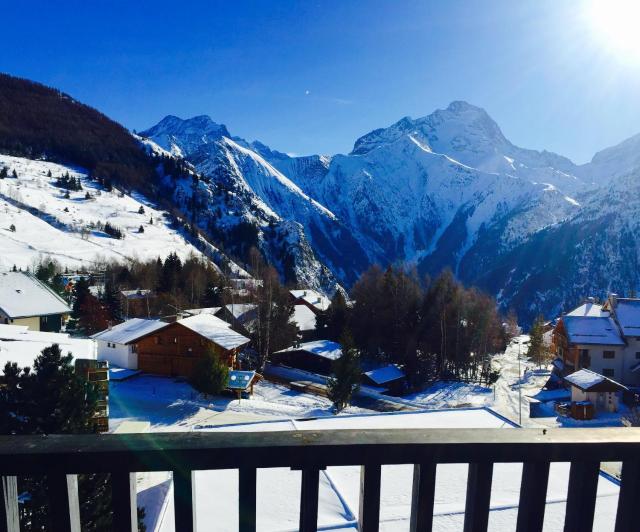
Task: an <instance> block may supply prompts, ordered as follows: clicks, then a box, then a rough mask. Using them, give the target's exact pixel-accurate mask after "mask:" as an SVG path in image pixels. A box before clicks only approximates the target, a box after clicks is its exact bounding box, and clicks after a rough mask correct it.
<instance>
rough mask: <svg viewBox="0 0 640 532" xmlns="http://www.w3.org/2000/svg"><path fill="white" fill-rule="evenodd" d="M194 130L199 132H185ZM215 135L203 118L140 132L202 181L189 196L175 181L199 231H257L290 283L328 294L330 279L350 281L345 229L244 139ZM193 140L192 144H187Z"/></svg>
mask: <svg viewBox="0 0 640 532" xmlns="http://www.w3.org/2000/svg"><path fill="white" fill-rule="evenodd" d="M170 118H171V117H170ZM198 128H200V134H195V133H193V132H194V131H195V130H198ZM225 129H226V128H225ZM219 130H220V126H218V125H217V124H215V122H213V121H211V120H210V119H209V120H208V122H207V123H206V124H203V122H202V120H201V117H196V118H192V119H189V120H183V121H181V122H180V124H177V123H176V122H175V120H173V119H172V118H171V119H164V120H163V121H161V122H160V123H159V124H157V125H156V126H154V127H152V128H150V129H149V130H147V131H145V132H143V133H142V135H143V136H144V137H147V138H148V139H149V140H148V141H147V142H154V143H157V144H158V145H159V146H160V147H161V148H163V149H165V150H167V151H169V152H172V153H181V154H183V155H184V156H185V157H186V159H187V160H188V161H189V162H190V163H191V164H193V165H194V167H195V169H196V170H197V171H198V172H199V173H201V174H203V175H205V176H206V177H207V180H208V182H202V183H200V184H199V185H198V187H197V189H195V190H194V187H193V185H192V184H191V183H185V182H182V183H179V184H178V187H177V188H176V194H177V198H176V199H177V201H178V203H179V204H180V203H181V204H186V203H188V202H189V201H192V202H193V198H196V200H197V202H198V203H199V205H201V206H202V209H201V210H200V211H199V216H200V226H201V227H205V226H206V227H211V225H214V226H215V227H216V230H217V231H218V233H219V234H220V233H221V232H225V231H226V232H227V233H230V232H232V231H233V229H234V227H237V226H238V225H239V224H243V223H250V224H252V225H253V226H255V227H257V228H258V231H259V235H258V238H259V241H258V244H259V245H260V247H261V249H262V250H263V251H264V253H265V254H266V255H267V257H268V258H269V259H270V260H271V262H272V263H274V264H276V265H279V266H280V271H281V272H282V273H284V276H285V278H286V279H288V280H290V281H294V282H297V283H298V284H300V285H304V286H308V287H311V288H318V289H320V290H322V291H325V292H332V291H333V290H334V289H335V286H336V276H337V277H338V278H339V279H340V280H342V281H345V280H346V281H353V280H355V278H356V277H357V275H358V274H359V273H360V271H362V269H364V268H365V267H366V265H367V258H366V256H365V254H364V253H363V251H362V250H361V249H360V248H359V244H358V242H356V241H355V240H354V239H353V238H352V237H351V231H350V228H347V227H345V226H344V225H343V224H342V223H341V221H340V220H338V219H337V218H336V216H335V215H334V214H333V213H332V212H331V210H330V209H328V208H327V207H326V206H324V205H322V204H320V203H319V202H317V201H315V200H314V199H313V198H311V197H310V196H309V195H308V194H306V192H305V191H304V190H302V188H301V187H300V186H298V185H297V184H296V183H294V182H293V181H292V180H291V179H290V178H289V177H288V176H286V175H285V174H284V173H283V172H281V171H280V170H279V169H277V168H276V167H275V166H274V165H273V164H272V163H271V162H270V161H267V160H266V159H265V158H264V157H263V156H262V155H261V154H260V153H258V151H256V150H254V149H252V145H250V144H248V143H247V142H246V141H244V140H242V139H239V138H237V137H231V136H228V135H222V136H219V137H218V138H215V139H214V138H213V135H209V134H207V132H208V131H219ZM185 131H187V132H188V134H183V132H185ZM195 138H198V139H200V142H199V143H196V144H194V142H193V139H195ZM261 147H262V148H263V149H264V150H266V151H267V152H268V153H269V154H270V155H272V156H277V155H274V154H275V152H271V151H270V150H268V148H266V147H265V146H261ZM279 155H283V156H284V154H279ZM284 157H286V156H284ZM230 244H231V245H233V243H230ZM327 266H328V268H327Z"/></svg>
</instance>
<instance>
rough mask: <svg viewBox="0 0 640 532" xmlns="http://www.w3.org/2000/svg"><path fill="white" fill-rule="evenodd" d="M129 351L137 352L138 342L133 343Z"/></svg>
mask: <svg viewBox="0 0 640 532" xmlns="http://www.w3.org/2000/svg"><path fill="white" fill-rule="evenodd" d="M131 352H132V353H137V352H138V344H133V345H132V346H131Z"/></svg>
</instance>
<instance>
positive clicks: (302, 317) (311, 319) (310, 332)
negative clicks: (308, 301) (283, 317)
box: [290, 305, 316, 342]
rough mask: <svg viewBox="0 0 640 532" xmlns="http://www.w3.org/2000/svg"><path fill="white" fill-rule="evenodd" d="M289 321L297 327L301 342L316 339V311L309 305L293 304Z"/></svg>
mask: <svg viewBox="0 0 640 532" xmlns="http://www.w3.org/2000/svg"><path fill="white" fill-rule="evenodd" d="M290 321H291V322H292V323H295V325H296V327H298V331H299V332H300V338H301V339H302V341H303V342H309V341H311V340H315V339H316V313H315V312H313V310H311V309H310V308H309V307H307V306H306V305H294V306H293V314H292V315H291V320H290Z"/></svg>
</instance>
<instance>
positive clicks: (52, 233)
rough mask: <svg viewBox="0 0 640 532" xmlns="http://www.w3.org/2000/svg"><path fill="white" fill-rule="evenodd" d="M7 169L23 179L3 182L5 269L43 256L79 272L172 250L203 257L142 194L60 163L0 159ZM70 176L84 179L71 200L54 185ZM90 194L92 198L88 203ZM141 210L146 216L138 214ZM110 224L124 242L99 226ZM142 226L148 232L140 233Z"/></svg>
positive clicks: (1, 259)
mask: <svg viewBox="0 0 640 532" xmlns="http://www.w3.org/2000/svg"><path fill="white" fill-rule="evenodd" d="M4 166H6V167H8V168H9V169H10V171H9V174H10V175H11V171H12V170H14V169H15V170H16V172H17V174H18V178H17V179H14V178H11V177H8V178H5V179H0V250H1V252H0V270H2V269H8V268H10V267H12V266H14V265H16V266H17V267H20V268H26V267H28V266H30V265H31V264H32V263H33V262H34V260H36V259H38V258H39V257H41V256H50V257H51V258H54V259H56V260H58V261H59V262H60V263H61V264H62V265H65V266H69V267H73V268H77V267H80V266H85V267H91V265H92V264H94V263H95V262H96V261H102V260H110V259H116V260H120V261H123V260H127V259H133V258H138V259H153V258H156V257H165V256H166V255H167V254H168V253H170V252H172V251H175V252H176V253H177V254H178V255H179V256H180V257H182V258H186V257H187V256H189V255H191V254H195V255H200V254H201V252H200V251H199V250H198V249H196V247H194V246H193V245H192V244H190V243H188V242H187V241H186V240H185V238H184V236H183V235H182V234H181V233H180V232H179V231H177V230H175V229H173V228H172V227H171V226H170V221H169V219H168V217H167V215H166V213H165V212H163V211H161V210H158V209H156V208H154V206H153V205H152V204H151V203H150V202H148V201H147V200H146V199H145V198H144V197H142V196H139V195H134V196H133V197H132V196H127V195H122V194H120V193H119V192H118V191H117V190H116V189H114V190H113V191H112V192H106V191H104V190H101V189H100V187H99V186H98V185H96V184H95V183H94V182H92V181H91V180H90V179H88V178H87V176H86V174H85V173H84V172H83V171H82V170H80V169H74V168H71V167H66V166H62V165H59V164H55V163H50V162H45V161H32V160H29V159H23V158H18V157H10V156H7V155H0V168H1V167H4ZM48 172H51V174H52V177H47V173H48ZM66 172H69V175H70V176H71V177H78V178H80V180H81V182H82V187H83V190H82V191H78V192H74V191H71V192H70V197H69V199H65V198H64V190H63V189H61V188H58V187H56V186H55V185H54V182H55V179H56V177H58V176H61V175H63V174H65V173H66ZM87 191H88V192H89V193H90V194H91V196H92V199H90V200H87V199H85V193H86V192H87ZM141 206H143V207H144V211H145V213H144V214H139V213H138V210H139V209H140V207H141ZM151 218H153V224H151V223H150V221H151ZM107 221H108V222H109V223H110V224H111V225H114V226H117V227H119V228H121V229H122V230H123V231H124V233H125V237H124V238H123V239H122V240H118V239H114V238H110V237H109V236H108V235H107V234H106V233H104V232H103V231H101V230H100V229H98V227H97V224H98V223H102V224H104V223H106V222H107ZM11 225H14V226H15V228H16V230H15V232H14V231H11V230H10V227H11ZM140 226H143V228H144V233H138V229H139V227H140Z"/></svg>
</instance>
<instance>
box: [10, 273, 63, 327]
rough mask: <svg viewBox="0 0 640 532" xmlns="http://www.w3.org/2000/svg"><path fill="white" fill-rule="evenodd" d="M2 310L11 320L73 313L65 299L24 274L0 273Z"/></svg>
mask: <svg viewBox="0 0 640 532" xmlns="http://www.w3.org/2000/svg"><path fill="white" fill-rule="evenodd" d="M0 310H2V311H3V312H4V313H5V314H6V315H7V316H9V317H10V318H25V317H29V316H47V315H50V314H67V313H69V312H71V309H70V308H69V306H68V305H67V304H66V302H65V301H64V299H62V298H61V297H60V296H59V295H58V294H56V293H55V292H54V291H53V290H51V289H50V288H49V287H47V286H46V285H44V284H42V283H41V282H40V281H38V279H36V278H35V277H33V276H32V275H29V274H27V273H23V272H4V273H0Z"/></svg>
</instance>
